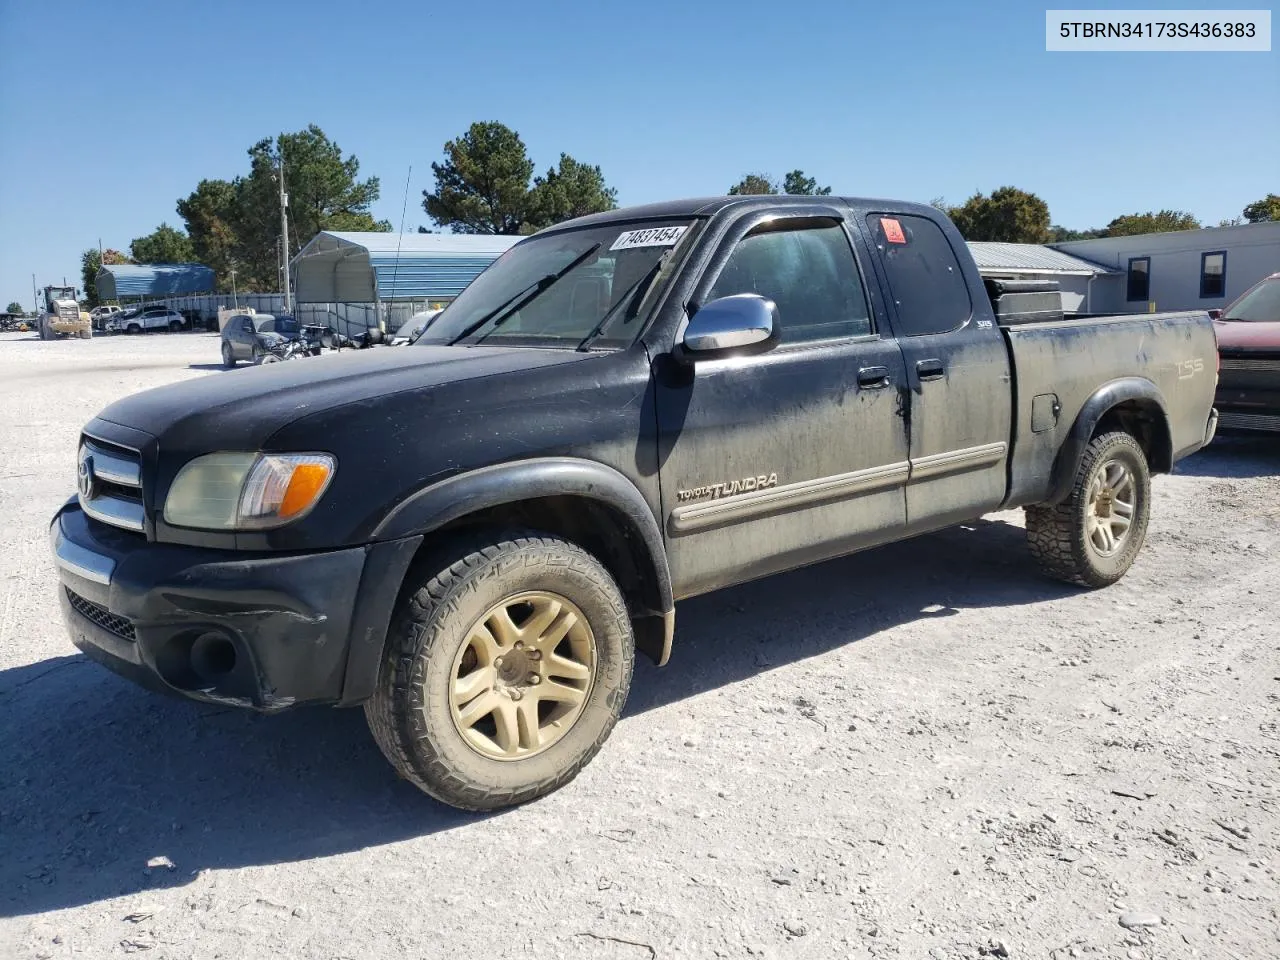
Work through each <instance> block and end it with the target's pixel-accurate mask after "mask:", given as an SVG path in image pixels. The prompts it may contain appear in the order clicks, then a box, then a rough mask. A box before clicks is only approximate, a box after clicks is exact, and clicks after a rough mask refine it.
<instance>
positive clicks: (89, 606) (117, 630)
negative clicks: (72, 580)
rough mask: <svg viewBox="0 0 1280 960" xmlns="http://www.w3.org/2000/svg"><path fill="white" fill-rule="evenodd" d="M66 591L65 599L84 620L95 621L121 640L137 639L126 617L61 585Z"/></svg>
mask: <svg viewBox="0 0 1280 960" xmlns="http://www.w3.org/2000/svg"><path fill="white" fill-rule="evenodd" d="M62 589H64V590H66V591H67V599H68V600H70V601H71V607H72V609H74V610H75V611H76V613H78V614H80V616H82V617H84V618H85V619H86V620H88V621H90V622H92V623H96V624H97V625H98V626H100V627H101V628H102V629H103V630H106V631H107V632H108V633H114V634H115V635H116V636H117V637H119V638H120V639H122V640H128V641H129V642H130V643H133V642H135V641H136V640H137V636H136V635H135V634H134V632H133V623H132V622H130V621H129V619H128V618H127V617H118V616H116V615H115V614H114V613H112V612H111V611H110V610H108V609H107V608H106V607H104V606H102V605H101V604H98V603H94V602H93V601H92V600H87V599H85V598H84V597H82V596H80V594H78V593H76V592H75V591H74V590H71V589H68V588H67V587H63V588H62Z"/></svg>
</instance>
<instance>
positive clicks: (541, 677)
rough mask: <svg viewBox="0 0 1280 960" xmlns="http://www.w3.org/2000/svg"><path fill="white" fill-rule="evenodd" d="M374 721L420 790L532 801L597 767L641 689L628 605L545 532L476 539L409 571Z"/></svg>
mask: <svg viewBox="0 0 1280 960" xmlns="http://www.w3.org/2000/svg"><path fill="white" fill-rule="evenodd" d="M407 587H408V589H407V591H406V592H405V593H404V594H403V596H402V599H401V601H400V604H399V606H398V607H397V609H396V613H395V615H394V617H393V619H392V625H391V629H390V631H389V632H388V636H387V645H386V650H385V652H384V657H383V662H382V666H381V669H380V671H379V675H378V685H377V690H376V692H375V693H374V696H373V698H372V699H371V700H370V701H369V702H368V703H367V704H365V716H366V718H367V719H368V721H369V727H370V729H371V730H372V731H373V735H374V739H375V740H376V741H377V743H378V746H379V748H380V749H381V750H382V752H383V754H384V755H385V756H386V757H387V759H388V760H390V761H391V763H392V765H393V766H395V768H396V769H397V770H398V771H399V772H400V774H401V775H402V776H403V777H405V779H407V780H409V781H410V782H412V783H414V784H416V785H417V786H418V787H419V788H420V789H422V790H423V791H425V792H426V793H428V794H430V795H431V796H433V797H435V798H436V799H438V800H442V801H444V802H445V803H448V804H452V805H453V806H455V807H460V808H462V809H466V810H492V809H496V808H498V807H505V806H509V805H511V804H516V803H523V802H524V801H527V800H532V799H534V798H535V797H540V796H542V795H544V794H547V793H550V792H551V791H552V790H555V789H556V788H558V787H560V786H562V785H564V784H565V783H567V782H568V781H570V780H571V779H573V777H574V776H576V775H577V773H578V771H579V770H581V769H582V767H583V766H585V765H586V763H587V762H588V761H589V760H590V759H591V758H592V757H593V756H595V754H596V752H597V751H598V750H599V749H600V747H601V745H602V744H603V743H604V741H605V739H606V738H607V737H608V736H609V733H610V731H612V729H613V726H614V724H615V723H616V722H617V719H618V715H619V714H620V713H621V711H622V706H623V703H624V702H625V701H626V698H627V691H628V689H629V688H630V685H631V669H632V664H633V659H634V638H633V636H632V633H631V624H630V621H629V619H628V616H627V610H626V605H625V604H624V602H623V599H622V596H621V594H620V593H619V591H618V587H617V585H616V584H615V583H614V581H613V578H612V577H610V575H609V573H608V572H607V571H606V570H605V569H604V567H603V566H601V565H600V563H599V562H598V561H597V560H596V559H595V558H594V557H592V556H591V555H590V554H588V553H587V552H586V551H584V550H582V549H581V548H580V547H577V546H575V545H573V544H570V543H567V542H565V541H563V540H559V539H556V538H554V537H548V536H542V535H540V534H536V533H527V534H526V533H515V532H509V533H505V534H503V533H501V532H498V533H495V534H493V535H489V536H483V535H482V536H479V537H477V538H476V539H472V540H470V541H468V542H466V543H464V544H460V545H458V546H457V547H456V548H455V549H453V550H449V551H446V552H443V553H441V554H438V555H437V556H436V558H435V559H434V560H433V561H432V562H429V563H427V564H425V565H423V566H422V567H420V568H419V569H418V571H417V572H416V573H412V572H411V574H410V577H409V580H408V581H407Z"/></svg>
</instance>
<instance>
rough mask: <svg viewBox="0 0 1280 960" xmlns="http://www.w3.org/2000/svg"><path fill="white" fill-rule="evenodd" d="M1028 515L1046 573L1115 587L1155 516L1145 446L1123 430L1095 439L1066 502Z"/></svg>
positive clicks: (1033, 544) (1033, 549)
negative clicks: (1149, 522)
mask: <svg viewBox="0 0 1280 960" xmlns="http://www.w3.org/2000/svg"><path fill="white" fill-rule="evenodd" d="M1026 514H1027V542H1028V544H1029V546H1030V548H1031V553H1032V555H1033V556H1034V557H1035V558H1036V560H1037V561H1039V563H1040V566H1041V568H1042V569H1043V570H1044V572H1045V573H1047V574H1048V575H1049V576H1051V577H1053V578H1054V579H1056V580H1064V581H1066V582H1067V583H1074V584H1078V585H1080V586H1083V587H1105V586H1109V585H1110V584H1113V583H1115V582H1116V581H1117V580H1119V579H1120V578H1121V577H1123V576H1124V575H1125V573H1127V572H1128V570H1129V568H1130V567H1131V566H1133V561H1134V560H1135V559H1136V558H1137V556H1138V551H1139V550H1141V549H1142V543H1143V541H1144V540H1145V539H1146V536H1147V523H1148V521H1149V519H1150V517H1151V470H1150V467H1149V466H1148V465H1147V458H1146V455H1145V454H1144V453H1143V452H1142V447H1140V446H1139V445H1138V441H1136V440H1135V439H1134V438H1133V437H1132V436H1131V435H1129V434H1127V433H1124V432H1123V431H1115V432H1113V433H1105V434H1103V435H1102V436H1099V437H1095V438H1094V439H1093V440H1091V441H1090V442H1089V446H1088V447H1086V448H1085V452H1084V456H1083V457H1081V459H1080V467H1079V469H1078V470H1077V471H1076V477H1075V482H1074V483H1073V485H1072V488H1071V494H1070V495H1069V496H1068V497H1067V499H1066V500H1064V501H1063V502H1062V503H1060V504H1057V505H1055V506H1035V507H1027V510H1026Z"/></svg>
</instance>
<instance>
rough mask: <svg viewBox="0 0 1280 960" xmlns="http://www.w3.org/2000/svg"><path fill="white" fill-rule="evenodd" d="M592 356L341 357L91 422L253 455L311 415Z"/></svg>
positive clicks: (151, 396) (423, 353) (462, 351)
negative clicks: (252, 451)
mask: <svg viewBox="0 0 1280 960" xmlns="http://www.w3.org/2000/svg"><path fill="white" fill-rule="evenodd" d="M590 356H592V355H591V354H588V353H585V352H584V353H579V352H577V351H573V350H551V349H528V348H506V347H443V346H441V347H435V346H432V347H427V346H422V347H397V348H395V349H392V348H390V347H373V348H371V349H367V350H343V351H341V352H335V353H327V354H325V355H323V356H320V357H307V358H303V359H299V360H289V361H287V362H285V363H271V364H265V365H263V366H258V367H246V368H244V369H241V370H234V371H229V372H226V373H218V374H211V375H209V376H204V377H200V378H198V379H195V380H188V381H185V382H182V383H174V384H169V385H168V386H163V387H157V388H155V389H152V390H144V391H142V392H141V393H135V394H133V395H132V396H130V397H126V398H124V399H123V400H118V401H116V402H115V403H113V404H111V406H109V407H107V408H106V409H105V410H103V411H102V413H100V414H99V415H98V419H99V420H105V421H108V422H109V423H113V424H117V425H119V426H123V427H128V428H131V429H132V430H139V431H142V432H143V433H147V434H150V435H151V436H152V437H155V438H157V439H159V440H160V447H161V450H162V451H163V450H169V451H174V450H181V449H186V450H197V449H202V450H203V451H208V450H235V449H260V448H261V446H262V444H263V443H264V442H265V441H266V440H267V439H268V438H269V437H270V436H271V434H273V433H275V432H276V431H277V430H279V429H280V428H282V427H284V426H286V425H287V424H289V423H290V422H292V421H293V420H296V419H298V418H300V417H304V416H307V415H309V414H314V413H319V412H321V411H324V410H327V409H332V408H335V407H340V406H345V405H348V404H358V403H361V402H364V401H368V400H370V399H372V398H374V397H384V396H388V395H390V394H395V393H400V392H403V391H410V390H413V391H420V390H423V389H429V388H431V387H437V386H440V385H442V384H446V383H456V382H459V381H463V380H474V379H477V378H479V377H490V376H497V375H501V374H510V373H513V372H516V371H520V370H535V369H538V368H541V367H547V366H554V365H557V364H566V363H574V362H578V361H582V360H585V359H587V358H588V357H590Z"/></svg>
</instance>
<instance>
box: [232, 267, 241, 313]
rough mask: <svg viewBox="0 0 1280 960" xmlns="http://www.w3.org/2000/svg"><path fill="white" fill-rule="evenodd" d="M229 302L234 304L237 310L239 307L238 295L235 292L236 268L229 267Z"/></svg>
mask: <svg viewBox="0 0 1280 960" xmlns="http://www.w3.org/2000/svg"><path fill="white" fill-rule="evenodd" d="M231 302H232V303H233V304H235V308H236V309H237V310H239V309H240V296H239V295H238V294H237V293H236V268H235V267H232V268H231Z"/></svg>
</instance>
